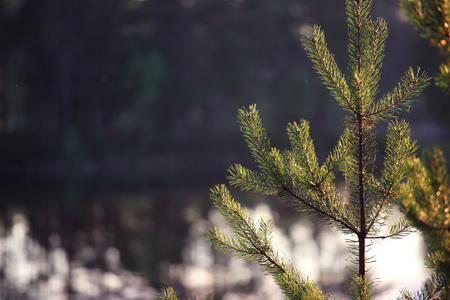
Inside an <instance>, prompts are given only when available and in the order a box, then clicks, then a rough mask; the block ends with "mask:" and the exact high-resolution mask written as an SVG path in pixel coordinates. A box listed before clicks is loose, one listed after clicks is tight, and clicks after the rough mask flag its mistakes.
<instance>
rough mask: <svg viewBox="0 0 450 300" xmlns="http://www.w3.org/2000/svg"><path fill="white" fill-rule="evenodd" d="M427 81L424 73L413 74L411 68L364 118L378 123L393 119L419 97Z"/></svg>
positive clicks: (418, 71) (427, 78) (418, 70)
mask: <svg viewBox="0 0 450 300" xmlns="http://www.w3.org/2000/svg"><path fill="white" fill-rule="evenodd" d="M428 81H429V77H427V76H426V73H425V72H421V71H420V69H417V72H414V70H413V69H412V68H409V70H408V71H407V72H405V74H404V76H403V77H402V78H401V79H400V83H399V84H398V86H397V87H396V88H395V89H394V90H393V91H392V92H391V93H388V94H387V95H385V96H384V97H383V98H382V99H381V100H379V101H378V102H376V103H375V104H374V105H372V107H371V108H370V110H369V112H368V113H367V114H366V115H365V117H367V118H370V117H375V118H376V119H377V120H378V121H384V120H386V119H388V118H393V117H394V116H395V114H396V113H398V112H399V111H401V110H402V109H404V108H408V107H409V105H410V104H411V98H414V97H415V96H417V95H419V94H420V93H421V92H422V91H423V89H424V88H425V87H426V86H427V85H428V84H429V83H428Z"/></svg>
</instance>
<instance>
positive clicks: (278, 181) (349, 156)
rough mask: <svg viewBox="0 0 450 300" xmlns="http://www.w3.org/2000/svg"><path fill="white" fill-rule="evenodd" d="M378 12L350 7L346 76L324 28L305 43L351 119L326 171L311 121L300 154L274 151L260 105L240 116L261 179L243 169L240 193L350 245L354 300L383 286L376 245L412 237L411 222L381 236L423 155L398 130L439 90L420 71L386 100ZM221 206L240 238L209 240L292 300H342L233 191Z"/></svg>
mask: <svg viewBox="0 0 450 300" xmlns="http://www.w3.org/2000/svg"><path fill="white" fill-rule="evenodd" d="M371 4H372V1H369V0H347V1H346V8H347V9H346V11H347V22H348V37H349V46H348V52H349V63H348V67H347V70H348V71H347V72H346V73H345V74H344V73H343V72H342V71H341V70H340V69H339V67H338V66H337V64H336V62H335V60H334V57H333V55H332V54H331V52H330V50H329V49H328V47H327V44H326V42H325V35H324V32H323V31H322V29H321V28H320V27H319V26H315V27H314V28H313V30H312V32H311V33H310V34H308V35H304V36H303V37H302V43H303V46H304V48H305V50H306V52H307V55H308V57H309V58H310V60H311V61H312V64H313V66H314V69H315V70H316V71H317V73H318V74H319V76H320V78H321V80H322V82H323V83H324V85H325V86H326V87H327V88H328V89H329V91H330V94H331V96H332V97H333V98H334V99H335V100H336V101H337V102H338V103H339V105H340V106H341V107H342V108H343V109H344V110H345V111H346V112H347V116H346V117H345V118H343V123H344V126H345V130H344V132H343V134H342V135H341V137H340V138H339V140H338V143H337V145H336V147H335V148H334V149H333V150H332V151H331V153H330V154H329V156H328V157H327V158H326V160H325V161H324V162H323V163H322V164H319V162H318V159H317V156H316V153H315V149H314V145H313V140H312V139H311V136H310V133H309V123H308V122H307V121H306V120H301V121H300V122H298V123H296V122H294V123H290V124H288V126H287V134H288V136H289V139H290V142H291V149H288V150H283V151H281V150H279V149H276V148H274V147H272V146H271V145H270V140H269V138H268V137H267V134H266V130H265V129H264V128H263V126H262V124H261V119H260V117H259V112H258V110H257V109H256V106H255V105H252V106H250V107H249V108H248V109H246V108H242V109H239V111H238V119H239V123H240V125H241V131H242V132H243V135H244V137H245V140H246V141H247V144H248V147H249V149H250V152H251V154H252V156H253V158H254V159H255V161H256V163H257V164H258V166H259V169H258V170H250V169H249V168H246V167H244V166H242V165H240V164H235V165H233V166H232V167H230V169H229V177H228V179H229V181H230V184H231V185H232V186H235V187H239V188H241V189H243V190H245V191H254V192H258V193H262V194H268V195H273V196H275V197H276V198H278V199H280V200H281V201H282V202H284V203H286V204H288V205H290V206H292V207H293V208H294V209H295V210H297V211H298V212H299V213H300V215H301V216H307V217H310V218H312V219H313V220H315V221H317V222H321V223H324V224H327V225H329V226H331V227H333V228H335V229H336V230H338V231H340V232H342V233H344V234H346V235H348V236H349V239H350V240H351V242H350V243H349V246H348V250H349V253H350V255H351V258H352V262H353V263H354V264H353V265H351V266H349V268H350V269H351V270H352V272H353V277H352V279H351V281H350V284H349V287H348V294H349V296H350V297H351V298H352V299H370V298H373V296H374V294H375V286H376V284H375V281H374V280H373V279H372V278H371V277H370V274H368V272H367V263H368V259H367V257H366V253H367V251H368V249H369V243H370V241H371V240H374V239H386V238H398V237H401V236H404V235H405V234H407V233H408V232H409V231H410V229H411V228H410V225H409V223H407V221H406V220H405V219H404V218H401V219H400V220H398V222H397V223H395V224H394V225H392V226H390V227H389V228H388V229H387V230H386V231H385V232H383V233H381V230H382V228H383V227H385V226H386V221H387V219H388V217H389V216H390V215H391V210H392V204H393V203H394V201H395V200H396V195H397V191H398V188H399V184H400V182H401V181H402V180H403V179H404V177H405V170H406V167H407V162H408V159H409V158H410V157H411V156H412V155H413V154H414V153H415V151H416V148H417V147H416V143H415V142H413V141H411V139H410V130H409V126H408V124H407V123H406V122H405V121H403V120H397V116H398V114H399V113H400V112H402V111H404V110H407V108H408V107H409V105H410V104H411V99H413V98H414V97H415V96H417V95H418V94H419V93H420V92H421V91H422V90H423V89H424V87H425V86H426V85H427V84H428V80H429V78H428V77H427V76H426V75H425V73H424V72H422V71H420V69H417V70H414V69H412V68H410V69H409V70H407V71H406V72H405V74H404V75H403V77H402V78H401V80H400V83H399V84H398V85H397V87H395V88H394V89H393V91H392V92H390V93H387V94H385V95H384V96H382V97H379V96H377V94H378V83H379V80H380V71H381V66H382V60H383V58H384V48H385V40H386V38H387V36H388V30H387V24H386V22H385V21H383V20H382V19H377V20H372V19H371V17H370V15H369V13H370V8H371ZM381 124H387V136H386V148H385V156H384V163H383V165H382V167H380V170H378V168H377V166H376V164H375V155H376V152H377V150H376V142H375V129H376V128H377V127H378V126H379V125H381ZM335 174H342V175H343V177H344V178H345V183H346V187H345V188H346V192H345V193H342V192H341V191H339V189H338V188H337V187H336V183H335ZM377 174H379V175H377ZM211 198H212V199H213V201H214V204H215V206H216V207H217V208H218V210H219V211H220V213H221V214H222V215H223V216H224V217H225V219H226V221H227V223H228V224H229V226H230V228H231V230H232V232H233V234H232V235H227V234H225V233H223V232H222V230H221V229H219V228H212V229H210V230H209V232H208V239H209V240H210V242H211V243H212V244H213V245H214V246H215V247H216V248H218V249H221V250H222V251H224V252H225V253H230V254H233V255H235V256H237V257H241V258H244V259H247V260H252V261H254V262H256V263H258V264H259V265H261V267H262V268H263V269H264V270H265V271H266V272H267V273H269V274H271V275H272V276H273V278H274V279H275V281H276V283H277V284H278V285H279V286H280V288H281V289H282V291H283V292H284V294H285V295H286V297H287V299H329V298H331V297H332V296H330V295H327V294H326V293H324V292H323V291H322V290H321V289H320V288H319V287H318V286H317V285H316V284H315V283H314V282H312V281H311V280H309V279H308V278H307V277H306V276H307V274H306V275H301V274H300V272H299V271H298V270H297V269H296V268H295V267H294V266H293V264H292V263H291V262H289V261H288V260H287V259H286V258H284V257H282V256H280V255H279V254H278V252H277V251H276V250H275V248H274V246H273V245H272V234H273V221H272V220H270V219H267V218H263V219H260V220H257V221H255V220H253V219H252V218H251V217H250V216H249V213H248V211H247V210H246V209H245V208H243V207H241V205H240V204H239V203H238V202H237V201H235V200H234V199H233V198H232V196H231V195H230V192H229V190H228V189H227V187H226V186H225V185H218V186H216V187H214V188H213V189H211Z"/></svg>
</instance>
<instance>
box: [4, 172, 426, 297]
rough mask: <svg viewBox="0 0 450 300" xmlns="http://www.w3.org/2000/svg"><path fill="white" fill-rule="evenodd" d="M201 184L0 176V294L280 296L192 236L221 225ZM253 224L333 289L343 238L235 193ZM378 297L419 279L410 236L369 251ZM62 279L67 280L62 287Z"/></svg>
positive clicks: (415, 242) (251, 270)
mask: <svg viewBox="0 0 450 300" xmlns="http://www.w3.org/2000/svg"><path fill="white" fill-rule="evenodd" d="M210 187H211V185H208V184H189V185H183V184H174V185H168V184H164V183H158V184H149V183H148V182H147V181H146V180H119V179H108V180H105V179H98V178H88V179H86V178H83V179H81V178H75V177H74V178H70V179H67V178H66V179H65V180H56V179H51V180H24V179H20V180H19V179H17V180H4V181H3V184H2V203H3V206H2V212H1V213H2V219H3V220H4V219H6V220H7V223H6V225H5V226H3V227H2V231H1V239H0V267H1V270H2V272H0V279H1V281H0V291H1V292H0V299H67V298H68V297H67V295H71V296H70V298H71V299H155V296H154V294H155V293H156V292H158V291H159V290H160V288H161V287H164V286H173V287H174V288H175V289H176V291H177V292H178V293H179V296H183V297H191V298H192V297H195V296H198V297H199V299H205V298H206V295H207V294H209V293H213V294H214V295H215V299H227V300H231V299H258V300H264V299H267V300H269V299H271V300H273V299H281V298H282V294H281V292H280V290H279V289H278V288H277V286H276V285H275V284H274V283H273V281H272V279H271V278H270V277H269V276H265V275H264V273H263V272H262V271H261V269H260V268H259V267H257V266H255V265H253V264H251V263H248V262H245V261H243V260H240V259H235V258H231V257H230V256H226V255H223V254H222V253H220V252H217V251H215V250H214V249H212V247H211V246H210V245H209V243H208V242H207V241H206V240H205V239H204V236H205V232H206V230H207V229H208V228H209V227H211V226H218V227H220V228H223V229H226V224H225V222H224V220H223V218H222V217H221V216H220V215H219V214H218V213H217V211H216V210H215V209H214V208H213V207H212V205H211V200H210V199H209V195H208V194H209V188H210ZM235 195H236V196H237V197H236V199H237V200H239V201H241V202H242V203H243V204H244V205H246V206H248V207H249V210H250V212H251V213H252V215H253V216H254V217H256V218H257V217H259V216H269V217H272V218H273V219H274V220H275V224H276V230H275V234H274V245H275V246H276V248H277V249H278V250H279V251H280V253H284V254H285V255H286V257H289V258H291V260H292V262H293V263H294V264H295V265H296V266H297V267H298V268H299V270H300V271H301V273H302V274H304V275H306V276H308V277H309V278H310V279H312V280H315V281H317V282H318V283H319V284H320V285H321V286H323V287H324V288H325V289H326V290H327V291H328V292H332V293H334V294H342V285H343V281H344V280H345V277H346V275H347V274H346V272H345V266H346V265H347V260H346V259H347V257H348V252H347V251H346V249H345V238H346V237H344V236H342V235H339V234H337V233H336V232H334V231H332V230H330V229H328V228H325V227H322V226H317V225H316V224H313V223H311V222H310V221H309V220H307V219H300V218H299V216H298V215H297V214H296V213H294V212H291V211H290V210H288V209H286V208H285V207H283V206H282V205H281V204H280V203H279V202H277V201H276V200H274V199H272V198H270V197H260V196H257V195H255V194H251V193H241V192H239V193H235ZM370 254H374V255H376V262H375V263H373V264H371V265H370V267H371V269H372V271H371V272H372V274H373V277H374V278H378V279H379V280H380V285H379V292H380V298H387V297H394V296H395V295H396V293H397V291H398V290H399V289H400V288H401V287H408V288H411V289H413V290H415V289H417V288H418V286H419V284H420V282H421V281H423V280H424V279H425V278H426V277H427V276H428V273H427V270H426V269H425V268H424V267H423V263H422V257H423V256H424V255H425V247H424V245H423V241H422V239H421V238H420V236H418V235H410V236H408V237H406V238H404V239H402V240H392V241H382V242H380V243H377V244H375V245H374V246H373V249H372V251H371V252H370ZM69 282H70V283H71V284H68V283H69Z"/></svg>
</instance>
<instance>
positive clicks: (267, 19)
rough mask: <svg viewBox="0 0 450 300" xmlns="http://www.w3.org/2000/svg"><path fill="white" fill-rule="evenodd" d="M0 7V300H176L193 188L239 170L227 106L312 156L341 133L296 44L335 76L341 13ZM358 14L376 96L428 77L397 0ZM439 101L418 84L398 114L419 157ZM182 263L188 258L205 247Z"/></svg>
mask: <svg viewBox="0 0 450 300" xmlns="http://www.w3.org/2000/svg"><path fill="white" fill-rule="evenodd" d="M0 3H1V11H0V16H1V20H0V48H1V49H0V51H1V52H0V177H1V178H0V182H1V183H0V184H1V188H0V199H1V200H0V215H1V220H2V230H1V244H0V245H1V249H0V250H1V251H0V267H1V270H0V297H1V299H6V298H7V299H15V298H19V297H22V298H21V299H39V297H44V298H45V295H48V294H51V295H53V296H55V297H56V296H58V295H60V296H61V295H66V294H71V295H75V294H78V295H84V296H83V297H85V298H86V299H87V298H89V297H91V298H100V296H105V295H110V296H111V295H116V296H117V297H119V296H120V297H121V298H122V299H147V298H145V297H148V299H152V296H151V295H150V294H151V293H152V291H153V292H154V291H155V290H152V289H150V287H152V288H155V289H159V288H161V287H162V286H164V285H175V287H176V288H177V289H178V290H179V291H181V292H180V293H183V292H182V291H185V292H186V291H187V293H189V292H192V289H191V290H189V284H187V283H186V282H184V283H183V280H181V279H180V276H181V275H180V276H178V277H177V276H176V275H174V273H177V272H178V271H179V269H173V268H171V267H170V266H172V265H176V264H181V265H183V263H184V262H186V260H187V258H186V256H187V255H186V251H185V249H186V247H187V245H188V246H189V245H191V246H192V243H193V242H192V240H190V238H189V237H192V235H193V234H194V235H195V234H197V236H200V240H201V234H200V233H198V232H201V230H199V229H198V226H197V227H195V226H194V229H192V228H193V227H192V225H193V224H197V225H198V223H195V222H196V220H200V219H202V220H208V214H210V212H209V211H210V209H211V201H210V200H209V198H208V189H209V187H210V186H211V185H212V184H216V183H221V182H225V176H226V170H227V168H228V166H229V165H230V164H232V163H234V162H240V163H244V164H247V165H252V164H251V157H250V154H249V153H248V151H247V149H246V145H245V143H244V140H243V138H242V137H241V134H240V132H239V128H238V124H237V122H236V110H237V108H238V107H242V106H247V105H249V104H251V103H256V104H257V105H258V108H259V109H260V111H261V115H262V118H263V123H264V126H265V127H266V128H267V129H268V132H269V136H271V139H272V142H273V144H275V145H277V146H279V147H283V146H284V145H286V146H287V144H288V139H287V136H286V135H285V126H286V124H287V123H288V122H291V121H296V120H298V119H299V118H306V119H307V120H309V121H311V129H312V136H313V138H314V140H315V146H316V149H317V151H318V152H319V153H322V155H325V154H326V153H328V151H329V150H330V147H331V146H332V145H334V144H335V142H336V140H337V137H338V136H339V134H340V133H341V131H342V125H341V117H342V116H343V114H342V113H341V110H340V108H339V107H338V106H337V104H336V103H334V101H333V100H332V99H331V97H329V95H328V92H327V90H326V89H325V87H323V86H322V85H321V84H320V82H319V81H318V80H317V76H316V74H315V73H314V72H313V70H312V68H311V64H310V62H309V61H308V59H307V57H306V55H305V53H304V51H303V49H302V47H301V44H300V41H299V36H300V34H301V33H302V32H305V31H307V30H308V28H311V26H312V25H313V24H320V25H321V26H322V27H323V28H324V30H325V32H326V34H327V41H328V44H329V47H330V48H331V51H332V52H334V53H335V54H336V60H337V62H338V64H339V65H340V66H341V68H343V69H344V68H345V65H346V64H347V60H346V57H347V56H346V55H347V36H346V22H345V4H344V1H336V0H277V1H273V0H83V1H77V0H66V1H61V0H39V1H35V0H1V1H0ZM372 15H373V16H374V17H383V18H385V19H386V20H387V21H388V22H389V29H390V36H389V38H388V40H387V47H386V53H387V56H386V59H385V61H384V66H383V74H382V79H381V80H382V81H381V86H380V91H381V93H383V92H386V91H389V90H391V89H392V88H394V84H395V83H396V82H398V78H399V77H400V76H401V75H402V74H403V72H404V71H406V70H407V68H408V67H409V66H421V67H422V68H423V69H425V70H426V71H427V72H428V73H429V74H430V75H432V74H433V73H434V72H436V71H437V66H438V65H439V63H440V62H441V60H442V58H441V57H439V56H438V53H437V50H435V49H434V48H432V47H431V46H429V42H428V41H427V40H425V39H422V38H420V36H419V32H418V31H415V30H414V28H413V27H412V26H411V25H410V24H409V23H408V22H407V19H406V18H405V16H404V15H403V14H402V12H401V10H400V8H399V3H398V1H396V0H377V1H375V3H374V9H373V12H372ZM448 99H449V98H448V96H446V95H444V94H442V92H441V91H440V90H439V89H438V88H437V87H435V86H430V87H429V88H428V89H427V90H426V91H425V93H424V95H423V96H422V97H421V98H420V101H417V102H415V103H414V106H413V107H411V111H410V113H409V114H407V115H405V118H406V119H407V121H408V122H410V123H411V127H412V134H413V138H415V139H418V140H419V144H420V145H421V146H422V147H423V148H424V147H427V146H430V145H432V144H438V145H440V146H441V147H442V148H443V149H444V152H446V153H448V152H449V151H450V143H449V142H450V134H449V133H450V132H449V130H448V127H449V125H450V119H449V118H448V111H449V105H450V104H449V103H450V102H449V101H448ZM380 148H381V150H382V145H380ZM258 201H259V200H257V199H251V198H250V199H248V201H247V203H248V204H249V205H252V204H255V203H257V202H258ZM244 202H246V201H244ZM270 207H271V209H273V210H277V211H278V214H280V215H283V216H284V215H285V216H287V217H286V218H282V219H283V220H290V219H293V218H294V217H295V216H294V215H291V214H290V213H289V212H287V210H285V208H283V207H282V206H281V205H279V204H278V203H274V202H270ZM205 222H206V225H205V224H203V226H209V225H210V223H208V222H209V221H205ZM200 227H201V226H200ZM195 228H197V229H195ZM202 228H203V227H202ZM196 230H197V231H196ZM196 232H197V233H196ZM14 241H15V242H14ZM18 241H22V242H21V243H22V244H20V242H18ZM199 243H200V244H199V245H203V244H201V243H202V242H199ZM18 245H19V246H18ZM14 247H16V248H14ZM17 247H18V248H17ZM191 248H192V247H191ZM194 248H195V247H194ZM20 249H22V250H20ZM195 249H197V250H195ZM195 249H194V250H193V251H194V253H195V255H194V258H192V259H193V260H195V259H198V258H195V257H197V256H199V255H202V253H203V252H204V251H206V250H204V249H203V248H201V247H200V246H199V247H197V248H195ZM201 249H203V250H201ZM19 250H20V251H19ZM21 251H22V252H23V255H22V256H20V255H19V254H20V253H22V252H21ZM195 251H197V252H195ZM202 251H203V252H202ZM215 255H217V254H215ZM192 259H191V260H192ZM23 260H25V261H26V262H27V263H23V264H22V263H20V261H23ZM215 260H216V262H217V260H219V261H220V257H219V258H215ZM222 260H223V258H222ZM202 263H203V264H207V265H211V264H212V263H210V262H206V263H205V262H204V261H203V262H200V263H199V264H202ZM30 266H31V267H30ZM30 268H31V269H30ZM174 270H175V271H174ZM176 270H178V271H176ZM169 271H170V272H169ZM180 272H181V271H180ZM24 274H25V275H24ZM83 274H84V275H83ZM105 274H106V275H107V276H106V275H105ZM177 274H178V273H177ZM180 274H181V273H180ZM83 276H84V277H83ZM181 277H183V276H181ZM83 278H84V279H83ZM174 278H175V279H174ZM176 278H178V279H179V280H178V281H179V282H178V281H177V280H176ZM83 280H84V281H83ZM198 281H201V280H200V279H198ZM68 282H71V283H72V284H67V283H68ZM177 282H178V283H177ZM95 284H97V285H96V286H94V285H95ZM215 284H216V285H217V283H215ZM241 285H242V284H241ZM244 286H247V285H244ZM126 288H128V289H126ZM215 288H216V290H217V289H219V288H218V287H217V286H216V287H215ZM127 291H128V292H127ZM127 293H128V294H127ZM139 293H142V294H139ZM223 293H224V292H223ZM142 295H146V296H145V297H144V296H142ZM149 295H150V296H149ZM222 295H223V294H222ZM191 296H192V295H191ZM216 296H217V298H218V299H221V298H220V296H221V295H220V294H218V295H216ZM61 297H63V296H61ZM111 297H112V296H111ZM133 297H135V298H133ZM55 299H56V298H55ZM62 299H64V298H62ZM82 299H84V298H82ZM108 299H109V298H108ZM242 299H243V298H242ZM259 299H263V298H259Z"/></svg>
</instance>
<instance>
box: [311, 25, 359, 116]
mask: <svg viewBox="0 0 450 300" xmlns="http://www.w3.org/2000/svg"><path fill="white" fill-rule="evenodd" d="M302 44H303V47H304V48H305V50H306V53H307V55H308V57H309V58H310V59H311V61H312V63H313V66H314V69H315V70H316V71H317V73H318V74H319V75H320V78H321V79H322V82H323V83H324V84H325V85H326V87H327V88H328V90H329V91H330V92H331V95H332V96H333V97H334V98H335V99H336V100H337V101H338V103H339V104H340V105H341V106H342V107H343V108H344V109H345V110H347V111H349V112H352V113H356V108H355V107H354V106H353V104H352V102H351V95H350V92H349V89H348V84H347V82H346V79H345V77H344V75H342V73H341V71H340V70H339V67H338V66H337V64H336V61H335V60H334V55H333V54H331V52H330V51H329V50H328V48H327V44H326V42H325V35H324V33H323V31H322V30H321V29H320V27H319V26H314V29H313V33H312V34H311V35H310V36H306V35H304V36H303V37H302Z"/></svg>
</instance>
